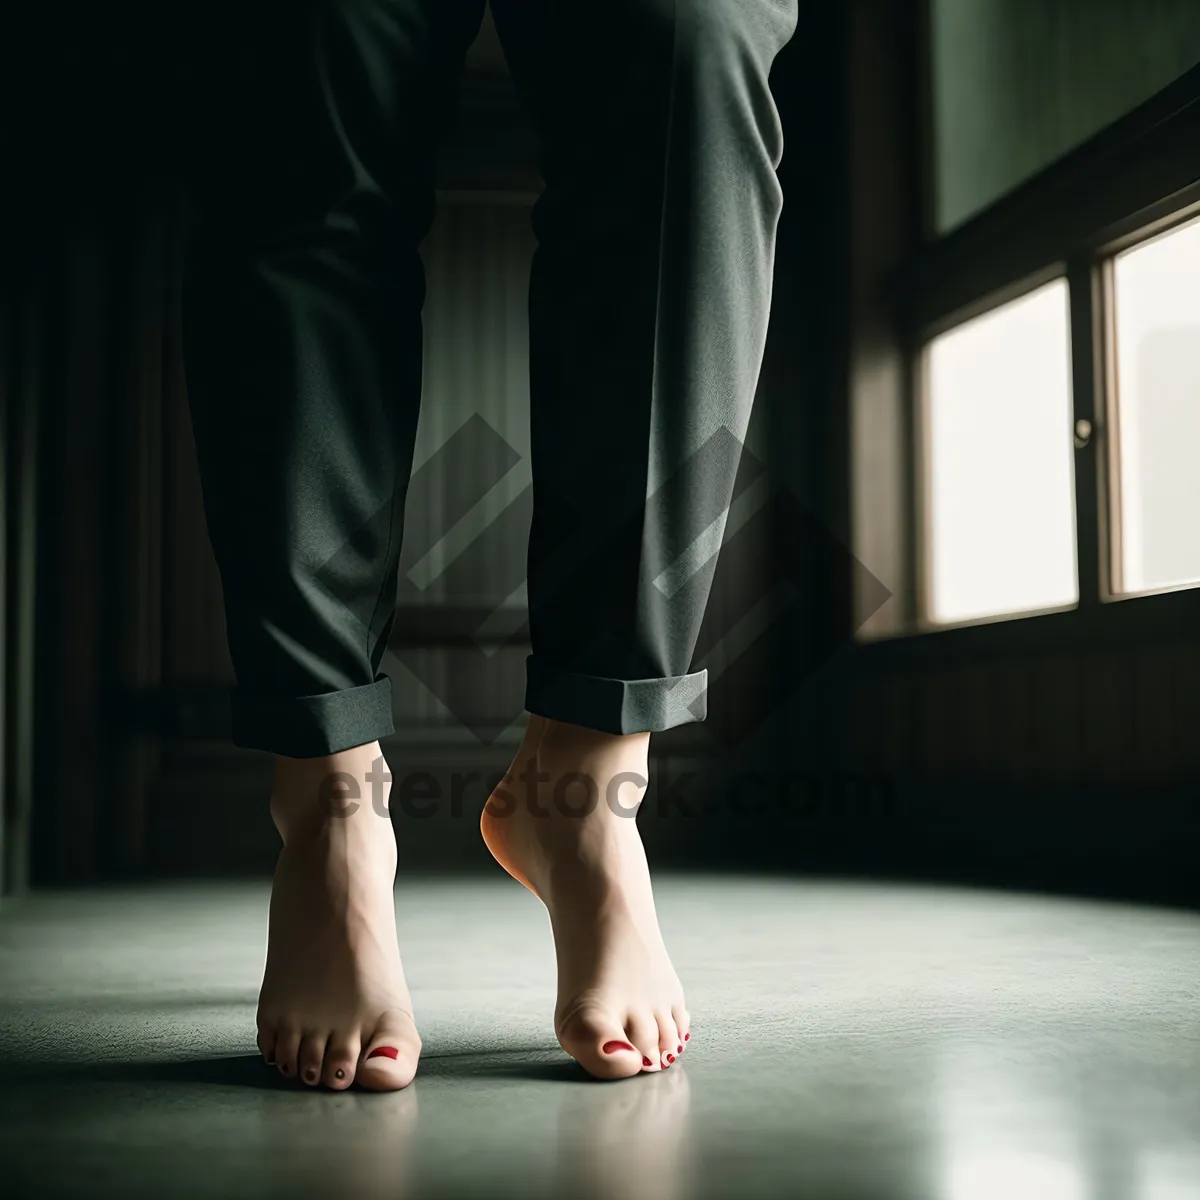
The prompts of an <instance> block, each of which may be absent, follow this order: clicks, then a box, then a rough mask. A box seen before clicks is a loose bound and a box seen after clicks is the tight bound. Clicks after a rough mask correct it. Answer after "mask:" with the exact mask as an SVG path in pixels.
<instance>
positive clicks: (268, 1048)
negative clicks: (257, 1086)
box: [258, 1024, 275, 1067]
mask: <svg viewBox="0 0 1200 1200" xmlns="http://www.w3.org/2000/svg"><path fill="white" fill-rule="evenodd" d="M258 1052H259V1054H261V1055H262V1056H263V1061H264V1062H265V1063H266V1064H267V1066H269V1067H271V1066H274V1065H275V1026H274V1025H273V1024H262V1025H260V1026H259V1027H258Z"/></svg>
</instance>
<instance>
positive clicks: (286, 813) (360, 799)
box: [271, 742, 391, 836]
mask: <svg viewBox="0 0 1200 1200" xmlns="http://www.w3.org/2000/svg"><path fill="white" fill-rule="evenodd" d="M390 784H391V775H390V773H389V771H388V767H387V762H386V760H385V759H384V757H383V751H382V749H381V748H380V745H379V743H378V742H368V743H366V744H364V745H361V746H353V747H351V748H350V749H348V750H341V751H338V752H337V753H335V754H327V755H320V756H317V757H313V758H287V757H285V756H283V755H276V757H275V779H274V785H273V787H272V789H271V816H272V818H273V819H274V821H275V825H276V827H277V828H278V829H279V832H280V834H282V835H284V836H286V835H287V834H289V833H302V832H305V831H308V832H319V831H320V830H321V829H323V828H324V827H325V826H326V825H327V823H328V822H329V821H330V820H332V819H335V818H336V819H337V820H339V821H344V820H347V819H349V818H352V817H357V816H359V815H363V816H364V818H365V817H372V816H376V815H378V816H381V817H384V818H386V817H388V815H389V814H388V799H389V794H390V790H391V789H390Z"/></svg>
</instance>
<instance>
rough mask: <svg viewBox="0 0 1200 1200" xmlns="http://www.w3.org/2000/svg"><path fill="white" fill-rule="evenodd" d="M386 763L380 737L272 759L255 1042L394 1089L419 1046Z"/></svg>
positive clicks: (300, 1068) (290, 1071)
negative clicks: (399, 919) (402, 939)
mask: <svg viewBox="0 0 1200 1200" xmlns="http://www.w3.org/2000/svg"><path fill="white" fill-rule="evenodd" d="M373 763H377V764H378V766H376V767H374V768H373V767H372V764H373ZM386 775H387V767H386V764H385V763H384V760H383V752H382V750H381V749H380V747H379V743H378V742H373V743H371V744H370V745H366V746H357V747H355V748H354V749H352V750H345V751H342V752H341V753H340V754H334V755H330V756H329V757H326V758H307V759H288V758H278V759H277V760H276V767H275V786H274V790H273V793H272V796H271V816H272V817H273V818H274V821H275V825H276V828H277V829H278V830H279V833H280V836H281V837H282V838H283V850H282V851H281V852H280V855H279V863H278V865H277V867H276V869H275V882H274V886H273V887H272V890H271V916H270V930H269V937H268V942H267V966H266V972H265V974H264V977H263V984H262V991H261V992H260V993H259V999H258V1046H259V1049H260V1050H261V1051H262V1054H263V1057H264V1058H265V1059H266V1060H267V1062H268V1063H272V1062H273V1063H275V1064H276V1065H277V1066H278V1068H279V1071H280V1073H281V1074H283V1075H287V1076H291V1077H293V1078H295V1077H299V1078H300V1079H302V1080H303V1081H304V1082H305V1083H307V1084H310V1085H312V1086H314V1087H315V1086H317V1085H318V1084H324V1085H325V1086H326V1087H330V1088H336V1089H342V1088H347V1087H349V1086H350V1084H351V1083H353V1082H354V1081H355V1080H357V1081H358V1083H359V1085H360V1086H362V1087H365V1088H369V1089H371V1090H373V1091H394V1090H395V1089H397V1088H402V1087H406V1086H407V1085H408V1084H409V1083H410V1082H411V1081H412V1078H413V1075H414V1074H415V1073H416V1070H417V1058H418V1056H419V1055H420V1053H421V1039H420V1038H419V1037H418V1036H417V1030H416V1026H415V1025H414V1023H413V1017H412V1001H411V1000H410V998H409V994H408V986H407V985H406V983H405V981H404V970H403V968H402V967H401V965H400V952H399V950H398V948H397V946H396V909H395V899H394V893H393V887H394V883H395V878H396V839H395V835H394V834H393V832H392V823H391V820H390V818H389V817H388V816H387V801H388V793H389V787H388V780H387V778H386ZM373 785H374V790H373ZM373 796H374V801H375V802H374V803H373ZM377 810H378V811H377ZM380 814H382V815H380Z"/></svg>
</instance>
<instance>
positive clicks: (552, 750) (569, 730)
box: [538, 717, 650, 761]
mask: <svg viewBox="0 0 1200 1200" xmlns="http://www.w3.org/2000/svg"><path fill="white" fill-rule="evenodd" d="M538 751H539V753H543V752H544V753H545V754H546V755H547V757H553V758H555V759H566V760H580V759H590V758H597V757H601V758H605V759H612V758H619V759H622V760H625V761H627V760H629V759H631V758H636V759H646V758H648V757H649V752H650V735H649V734H648V733H606V732H605V731H604V730H601V729H589V728H588V727H587V726H585V725H571V724H568V723H567V722H566V721H555V720H552V719H550V718H549V717H546V718H543V719H542V727H541V731H540V734H539V739H538Z"/></svg>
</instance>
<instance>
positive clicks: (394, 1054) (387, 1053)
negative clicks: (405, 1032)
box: [367, 1046, 400, 1058]
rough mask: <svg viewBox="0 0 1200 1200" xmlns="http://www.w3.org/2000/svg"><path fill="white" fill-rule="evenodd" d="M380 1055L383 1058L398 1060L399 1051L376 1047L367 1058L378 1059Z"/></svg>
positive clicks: (391, 1048) (393, 1047) (390, 1047)
mask: <svg viewBox="0 0 1200 1200" xmlns="http://www.w3.org/2000/svg"><path fill="white" fill-rule="evenodd" d="M380 1055H383V1057H384V1058H399V1057H400V1051H399V1050H397V1049H396V1047H395V1046H376V1047H375V1049H374V1050H372V1051H371V1053H370V1054H368V1055H367V1057H368V1058H378V1057H379V1056H380Z"/></svg>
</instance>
